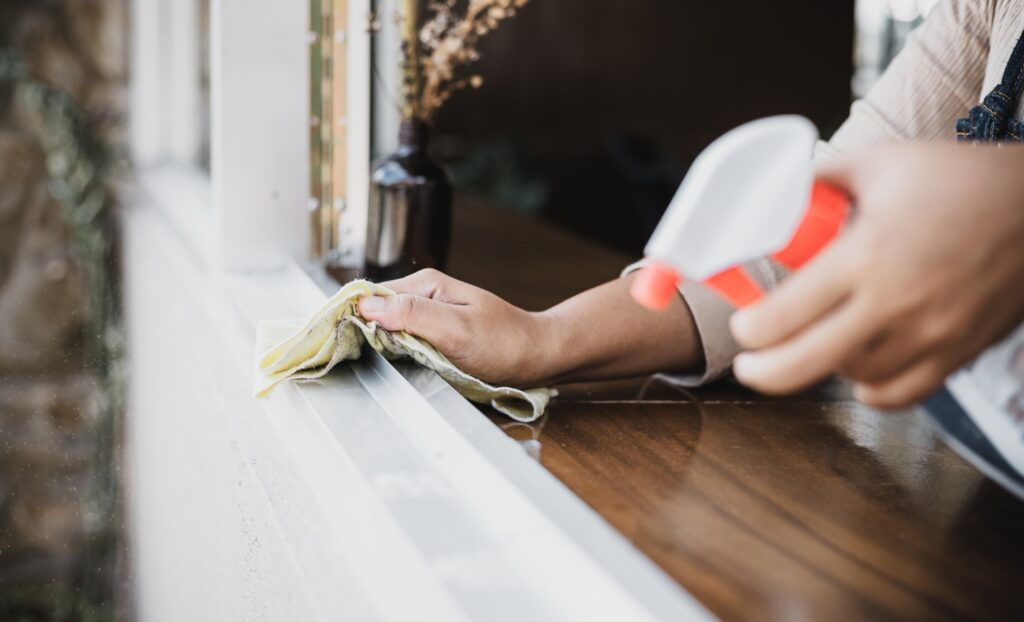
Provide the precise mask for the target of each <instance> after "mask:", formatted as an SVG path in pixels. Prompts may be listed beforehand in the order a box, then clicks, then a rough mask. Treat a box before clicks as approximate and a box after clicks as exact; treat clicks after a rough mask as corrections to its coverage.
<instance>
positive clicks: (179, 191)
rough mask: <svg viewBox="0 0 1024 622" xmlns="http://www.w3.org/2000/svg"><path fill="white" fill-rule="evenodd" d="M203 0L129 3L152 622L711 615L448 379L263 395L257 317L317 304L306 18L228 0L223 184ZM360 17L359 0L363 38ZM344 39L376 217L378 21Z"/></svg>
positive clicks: (144, 529) (221, 90) (132, 212)
mask: <svg viewBox="0 0 1024 622" xmlns="http://www.w3.org/2000/svg"><path fill="white" fill-rule="evenodd" d="M198 6H199V4H198V0H133V3H132V7H133V34H132V41H133V51H132V55H133V67H132V74H133V79H132V85H131V102H132V113H133V116H132V119H133V121H132V129H131V143H132V145H131V146H132V152H133V155H134V160H135V164H136V171H137V173H138V177H139V181H140V186H141V192H139V193H138V195H137V196H136V197H135V198H134V199H132V201H131V205H129V206H128V209H126V210H125V215H124V232H125V238H126V239H125V244H124V248H125V257H124V265H125V281H126V284H125V291H126V299H127V300H126V305H127V313H126V316H127V318H128V334H129V338H128V343H129V351H130V356H129V358H130V365H129V371H130V374H131V376H130V377H131V381H130V387H129V393H130V399H129V404H128V418H127V422H126V432H125V436H126V441H125V444H126V457H125V462H126V465H127V468H126V471H127V474H126V479H127V482H126V486H127V493H128V494H127V497H128V502H127V508H128V509H127V515H128V517H129V523H130V530H131V532H130V538H129V540H130V542H131V543H132V546H133V553H132V555H131V559H132V562H131V563H132V565H133V571H132V576H133V580H134V582H135V586H134V594H135V597H136V599H137V606H138V611H137V614H138V617H139V618H141V619H145V620H156V621H158V622H159V621H162V620H226V619H266V620H292V619H302V620H325V621H326V620H333V619H343V618H348V619H360V620H362V619H393V620H406V619H437V620H460V619H499V618H500V619H533V620H564V619H587V620H595V619H596V620H602V619H616V620H622V619H628V620H653V619H664V620H680V619H686V620H703V619H710V616H709V614H708V613H707V612H706V611H705V610H704V609H703V607H701V606H700V604H699V603H697V602H696V601H695V600H693V598H692V597H691V596H690V595H689V594H687V593H686V592H684V591H683V590H682V589H681V588H679V586H678V585H677V584H676V583H675V582H674V581H672V580H671V579H670V578H668V577H667V576H666V575H665V574H664V573H663V572H662V571H661V570H659V569H658V568H657V567H656V566H655V565H654V564H653V563H652V562H651V561H650V560H649V559H647V558H646V557H645V556H643V555H642V554H641V553H639V552H638V551H637V550H636V549H635V548H633V547H632V545H630V544H629V542H627V541H626V540H625V539H624V538H623V537H622V536H621V535H619V534H618V533H617V532H615V531H614V530H613V529H612V528H611V527H610V526H608V525H607V524H606V523H605V522H604V521H603V520H602V519H601V518H600V517H599V516H598V515H597V514H596V513H595V512H594V511H593V510H591V509H590V508H588V507H587V506H586V505H585V504H584V503H583V502H582V501H580V500H579V499H578V498H577V497H576V496H575V495H574V494H572V492H571V491H569V490H568V488H566V487H565V486H564V485H563V484H561V482H559V481H558V480H557V479H556V478H554V477H553V476H552V475H551V474H550V473H548V472H547V471H546V470H545V469H544V468H543V467H542V466H540V465H539V464H538V463H537V462H536V461H535V460H534V459H533V458H531V457H530V456H529V455H528V454H527V453H526V452H525V451H523V448H522V447H521V446H520V445H519V444H518V443H517V442H516V441H514V440H512V439H511V438H509V437H508V436H506V435H505V434H504V433H503V432H502V431H501V430H499V429H498V428H497V427H496V426H495V425H494V424H492V423H491V422H490V421H489V420H488V419H487V417H485V416H484V415H483V414H481V413H480V412H479V411H478V410H476V408H474V407H473V406H471V405H470V404H469V403H468V402H467V401H466V400H465V399H464V398H462V397H461V396H459V395H458V393H456V392H455V391H454V389H452V388H451V387H450V386H448V385H447V383H445V382H444V381H443V380H441V379H440V378H439V377H438V376H437V375H436V374H434V373H433V372H430V371H427V370H424V369H422V368H417V367H416V366H404V367H396V366H393V365H392V364H391V363H389V362H387V361H385V360H384V359H383V358H382V357H381V356H379V355H377V354H375V353H373V352H372V351H371V352H369V353H368V354H367V355H366V356H365V357H364V360H363V361H360V362H358V363H353V364H352V365H347V366H341V367H340V368H339V369H338V370H337V372H336V373H332V374H330V375H329V376H328V377H327V378H325V379H323V380H322V381H319V382H317V383H313V384H307V385H294V384H286V385H284V386H282V387H280V388H279V389H278V390H277V391H276V392H275V393H274V395H272V396H271V397H270V398H268V399H266V400H256V399H255V398H254V397H253V396H252V391H253V385H252V382H251V374H252V371H253V370H252V367H253V358H254V349H255V329H256V324H257V322H258V321H259V320H261V319H264V318H281V317H292V318H295V317H302V316H304V315H307V314H309V313H311V312H312V311H313V310H315V309H316V308H317V307H319V306H321V305H323V303H324V302H325V300H326V295H325V293H324V291H323V290H322V289H320V288H319V287H318V286H317V284H316V282H315V278H314V277H315V275H316V271H315V269H314V268H310V267H309V266H308V265H304V264H303V262H304V260H305V259H306V257H307V256H308V254H309V252H310V247H309V239H308V237H307V236H308V233H309V229H308V223H309V219H308V215H307V214H306V212H305V209H306V205H307V199H308V190H309V166H310V163H309V156H310V150H309V146H308V140H309V131H308V129H309V128H308V125H307V124H308V122H309V121H308V119H309V101H308V97H309V88H308V86H309V84H308V80H309V71H308V64H307V63H308V59H309V50H308V41H309V39H308V24H309V14H308V10H309V9H308V4H307V3H306V2H305V1H304V0H263V1H261V2H259V3H255V2H250V1H245V0H213V2H212V4H211V11H212V15H211V20H210V23H211V45H210V51H211V62H212V67H211V70H212V71H211V96H212V106H211V119H210V122H211V128H212V153H211V169H210V175H209V176H207V175H206V174H205V173H204V172H203V171H202V170H201V168H200V167H199V166H198V165H197V162H198V155H199V148H200V144H201V142H200V141H199V140H198V138H199V137H200V133H199V132H200V131H201V130H202V118H201V116H200V110H201V104H202V102H201V100H200V99H199V97H200V93H199V90H200V89H199V64H198V44H199V41H198V40H197V33H198V28H197V24H198V12H197V11H198ZM368 6H369V0H350V5H349V8H350V11H351V13H350V16H349V17H350V20H349V23H350V24H359V23H362V22H363V21H365V16H366V14H367V11H366V9H367V8H368ZM346 40H347V41H349V42H350V43H352V45H353V46H355V47H354V48H353V49H352V50H349V53H348V57H349V59H350V63H351V62H352V59H353V58H355V59H357V60H356V61H355V62H358V63H361V65H360V67H357V68H356V67H351V66H350V68H349V70H348V75H347V78H348V79H349V80H350V81H351V80H353V79H358V80H359V81H360V83H361V84H363V88H362V89H359V88H349V89H348V91H349V93H350V96H351V97H352V98H353V99H351V100H350V101H349V102H347V103H348V109H347V110H348V115H349V129H350V133H349V136H350V141H351V143H352V144H351V146H350V149H351V150H352V151H350V154H351V155H352V157H351V158H350V161H351V162H358V161H362V162H363V163H364V164H365V165H363V166H358V165H354V166H353V169H352V171H351V173H352V174H351V175H350V177H349V179H348V183H349V186H350V189H351V188H352V187H358V193H352V194H350V200H349V202H350V203H354V202H361V203H362V204H363V205H365V204H366V200H365V196H366V195H365V193H366V191H367V189H368V168H369V167H368V160H369V142H370V122H369V111H370V84H369V80H370V71H369V58H370V52H369V50H370V42H369V35H368V33H367V32H365V31H364V30H362V29H352V31H351V32H350V33H347V35H346ZM353 50H356V51H355V53H353ZM360 58H362V60H361V61H360V60H358V59H360ZM356 126H358V127H356ZM352 129H356V130H357V131H356V132H355V133H353V132H351V130H352ZM359 193H362V194H359ZM328 287H331V286H330V285H328ZM334 287H336V286H334Z"/></svg>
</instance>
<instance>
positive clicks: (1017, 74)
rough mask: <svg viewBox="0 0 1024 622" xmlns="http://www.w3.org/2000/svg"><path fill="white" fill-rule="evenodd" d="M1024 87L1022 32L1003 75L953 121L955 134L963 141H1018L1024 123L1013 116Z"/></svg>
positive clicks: (1022, 136) (1023, 135) (1021, 137)
mask: <svg viewBox="0 0 1024 622" xmlns="http://www.w3.org/2000/svg"><path fill="white" fill-rule="evenodd" d="M1022 90H1024V33H1021V36H1020V38H1019V39H1017V45H1015V46H1014V47H1013V53H1011V54H1010V60H1009V61H1007V63H1006V69H1004V70H1003V78H1002V80H1000V81H999V84H997V85H996V87H995V88H994V89H992V92H991V93H989V94H988V95H986V96H985V99H983V100H982V102H981V103H980V104H978V105H977V106H975V107H974V108H971V110H970V112H969V113H967V118H965V119H959V120H958V121H957V122H956V137H957V140H959V141H962V142H974V143H979V142H1008V141H1009V142H1020V141H1024V127H1022V125H1021V122H1020V121H1018V120H1017V119H1015V118H1014V114H1015V113H1016V111H1017V101H1018V100H1019V99H1020V94H1021V91H1022Z"/></svg>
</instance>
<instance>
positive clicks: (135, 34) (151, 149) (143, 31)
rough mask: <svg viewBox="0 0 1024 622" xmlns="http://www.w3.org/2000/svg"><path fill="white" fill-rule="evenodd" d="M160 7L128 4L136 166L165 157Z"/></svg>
mask: <svg viewBox="0 0 1024 622" xmlns="http://www.w3.org/2000/svg"><path fill="white" fill-rule="evenodd" d="M162 4H163V2H162V0H132V3H131V12H132V13H131V17H132V29H131V85H130V91H129V96H130V101H131V117H130V141H131V151H132V157H133V159H134V160H135V162H136V164H140V165H148V164H153V163H155V162H157V161H159V160H160V159H162V158H163V157H164V155H165V150H164V143H163V136H164V134H163V129H162V125H163V119H162V116H163V108H164V94H165V90H164V88H163V82H164V76H165V74H164V71H163V67H162V63H163V52H162V46H163V44H164V35H165V32H164V28H163V27H162V21H163V20H162V19H161V17H162V16H161V10H162Z"/></svg>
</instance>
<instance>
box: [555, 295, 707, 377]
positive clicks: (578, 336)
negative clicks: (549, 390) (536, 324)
mask: <svg viewBox="0 0 1024 622" xmlns="http://www.w3.org/2000/svg"><path fill="white" fill-rule="evenodd" d="M632 279H633V276H632V275H631V276H627V277H624V278H621V279H617V280H615V281H611V282H609V283H605V284H604V285H601V286H598V287H595V288H594V289H591V290H588V291H586V292H583V293H582V294H579V295H577V296H574V297H572V298H570V299H568V300H566V301H565V302H563V303H561V304H559V305H557V306H555V307H552V308H551V309H549V310H547V311H544V312H542V313H539V314H537V318H538V320H539V321H540V323H541V325H542V326H543V331H542V334H543V338H542V339H541V342H542V343H541V344H538V357H537V359H536V362H537V364H538V365H539V367H538V370H537V371H538V373H539V375H540V376H541V380H542V382H541V384H554V383H564V382H573V381H582V380H603V379H608V378H621V377H629V376H639V375H643V374H649V373H653V372H658V371H664V372H686V373H692V372H695V371H698V370H700V369H702V368H703V366H704V360H703V359H704V356H703V352H702V349H701V343H700V337H699V335H698V334H697V330H696V327H695V326H694V322H693V317H692V316H691V314H690V310H689V308H688V307H687V305H686V303H685V302H684V301H683V298H682V296H678V297H677V298H676V299H675V300H673V302H672V304H671V305H670V306H669V308H668V309H666V310H665V311H662V312H652V311H647V310H646V309H643V308H642V307H640V306H639V305H637V304H636V303H635V302H633V300H632V298H631V297H630V294H629V287H630V283H631V282H632Z"/></svg>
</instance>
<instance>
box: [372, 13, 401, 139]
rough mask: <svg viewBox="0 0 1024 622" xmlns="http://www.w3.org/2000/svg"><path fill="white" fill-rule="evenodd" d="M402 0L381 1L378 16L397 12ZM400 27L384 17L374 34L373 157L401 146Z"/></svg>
mask: <svg viewBox="0 0 1024 622" xmlns="http://www.w3.org/2000/svg"><path fill="white" fill-rule="evenodd" d="M400 6H401V3H400V0H378V1H377V10H378V14H379V15H384V16H387V15H394V14H395V11H398V10H399V9H400ZM400 34H401V33H400V32H399V27H398V25H397V24H395V23H394V22H393V21H392V20H390V19H383V20H381V25H380V31H379V32H377V34H376V35H374V46H373V62H374V63H375V65H376V68H375V74H374V82H373V95H374V97H373V141H372V142H373V144H372V157H373V158H374V159H377V158H382V157H384V156H386V155H388V154H391V153H394V152H395V150H396V149H398V126H399V124H400V123H401V120H402V111H401V108H400V105H399V103H398V101H399V97H400V96H401V92H402V70H401V49H402V47H401V46H402V40H401V36H400Z"/></svg>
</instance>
